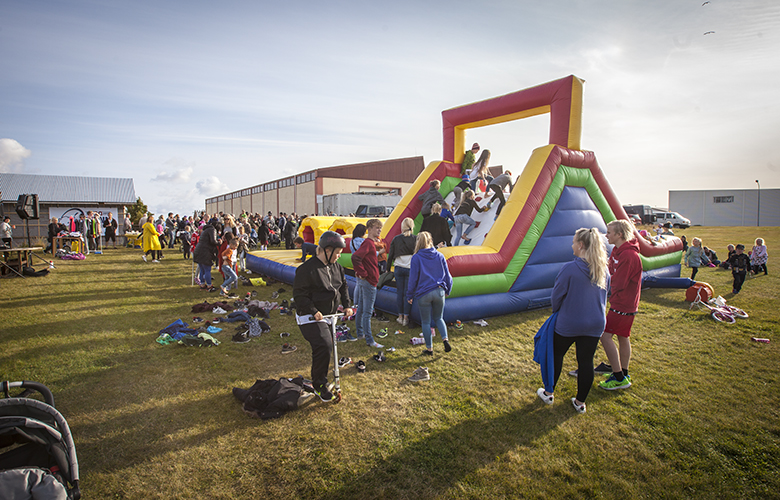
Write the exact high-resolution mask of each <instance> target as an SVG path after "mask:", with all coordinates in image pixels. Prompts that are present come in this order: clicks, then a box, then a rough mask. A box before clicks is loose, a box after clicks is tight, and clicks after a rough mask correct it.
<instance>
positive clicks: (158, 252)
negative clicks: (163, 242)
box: [146, 250, 162, 260]
mask: <svg viewBox="0 0 780 500" xmlns="http://www.w3.org/2000/svg"><path fill="white" fill-rule="evenodd" d="M149 254H152V259H156V260H160V257H161V256H162V250H147V251H146V255H149Z"/></svg>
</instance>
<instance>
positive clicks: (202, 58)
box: [0, 0, 780, 213]
mask: <svg viewBox="0 0 780 500" xmlns="http://www.w3.org/2000/svg"><path fill="white" fill-rule="evenodd" d="M702 3H704V0H700V1H689V0H669V1H667V0H660V1H652V2H649V1H646V0H645V1H633V0H620V1H618V0H614V1H599V0H591V1H584V0H583V1H565V0H564V1H558V2H537V1H526V0H513V1H485V2H479V3H475V2H461V1H448V2H441V1H432V2H425V1H420V0H418V1H414V2H409V1H404V0H401V1H396V2H384V3H379V2H353V1H331V2H315V1H308V0H290V1H287V2H265V1H253V2H243V1H225V2H220V3H215V2H202V1H187V2H181V1H178V2H174V1H165V0H157V1H154V2H152V1H147V0H137V1H132V2H120V1H100V0H94V1H79V0H71V1H53V0H43V1H36V2H31V1H26V0H5V1H4V2H3V3H2V4H0V62H1V63H2V68H3V70H2V71H1V72H0V96H1V97H0V171H4V172H20V173H31V174H58V175H85V176H106V177H132V178H133V179H134V180H135V187H136V192H137V194H138V195H139V196H141V198H142V199H143V200H144V201H145V202H146V203H147V204H148V205H149V206H150V208H151V209H152V210H153V211H155V212H157V213H161V212H168V211H174V212H181V213H185V212H190V211H192V210H193V209H197V208H202V207H203V203H204V199H205V198H206V197H208V196H213V195H215V194H221V193H224V192H228V191H233V190H237V189H240V188H243V187H247V186H250V185H255V184H258V183H262V182H265V181H268V180H272V179H276V178H279V177H281V176H284V175H290V174H294V173H297V172H302V171H307V170H311V169H313V168H317V167H325V166H332V165H340V164H347V163H357V162H366V161H373V160H382V159H388V158H401V157H407V156H416V155H422V156H423V157H424V159H425V162H426V163H428V162H431V161H435V160H439V159H441V158H442V136H441V111H442V110H444V109H448V108H451V107H455V106H459V105H463V104H467V103H470V102H475V101H480V100H483V99H487V98H490V97H494V96H497V95H502V94H506V93H510V92H514V91H516V90H520V89H523V88H527V87H531V86H534V85H538V84H540V83H544V82H547V81H551V80H555V79H558V78H561V77H564V76H566V75H569V74H574V75H576V76H578V77H580V78H583V79H584V80H585V81H586V83H585V98H584V123H583V140H582V147H583V149H588V150H592V151H595V153H596V157H597V158H598V160H599V163H600V164H601V167H602V169H603V170H604V171H605V173H606V175H607V178H608V179H609V181H610V183H611V184H612V187H613V189H614V190H615V191H616V193H617V195H618V197H619V198H620V200H621V201H622V202H623V203H624V204H629V203H631V204H640V203H645V204H651V205H657V206H666V205H667V200H668V197H667V193H668V190H670V189H673V190H677V189H704V188H750V189H752V188H755V187H756V184H755V179H759V180H760V181H761V187H762V188H770V187H775V188H776V187H780V145H778V135H780V132H779V131H780V97H778V91H777V82H778V81H780V64H778V62H777V61H778V54H780V3H778V2H776V1H774V0H740V1H722V0H711V1H710V2H708V3H707V4H706V5H702ZM709 31H714V33H710V34H707V35H705V33H706V32H709ZM548 126H549V118H548V117H546V116H539V117H534V118H531V119H528V120H523V121H518V122H511V123H507V124H502V125H496V126H492V127H485V128H481V129H476V130H471V131H469V133H468V135H467V141H468V142H472V141H477V142H479V143H480V144H481V145H482V146H483V147H484V148H488V149H490V150H491V152H492V162H491V163H492V164H494V165H496V164H502V165H504V166H505V167H507V168H510V169H512V171H513V172H514V173H515V174H517V173H518V172H520V171H521V170H522V168H523V167H524V165H525V163H526V161H527V160H528V157H529V155H530V152H531V151H532V150H533V149H534V148H536V147H538V146H542V145H544V144H546V142H547V134H548V130H547V128H548Z"/></svg>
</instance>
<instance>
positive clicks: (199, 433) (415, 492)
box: [0, 227, 780, 499]
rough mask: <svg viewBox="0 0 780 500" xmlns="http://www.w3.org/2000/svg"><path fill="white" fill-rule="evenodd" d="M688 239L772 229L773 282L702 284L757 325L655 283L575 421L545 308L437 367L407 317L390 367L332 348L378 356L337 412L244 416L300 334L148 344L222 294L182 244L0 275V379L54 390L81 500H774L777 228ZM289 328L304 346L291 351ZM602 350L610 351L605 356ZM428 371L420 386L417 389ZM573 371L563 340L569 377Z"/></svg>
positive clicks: (281, 371) (777, 482) (351, 381)
mask: <svg viewBox="0 0 780 500" xmlns="http://www.w3.org/2000/svg"><path fill="white" fill-rule="evenodd" d="M684 234H686V236H688V239H689V240H690V239H691V238H692V237H693V236H699V237H701V238H702V239H703V240H704V244H705V245H707V246H710V247H712V248H715V249H716V250H718V253H719V254H721V256H725V246H726V244H728V243H738V242H742V243H744V244H745V245H746V246H748V248H749V247H750V246H752V241H753V239H754V238H755V237H757V236H760V237H763V238H764V239H765V240H766V241H767V245H768V247H769V253H770V260H769V276H758V277H755V278H752V279H749V280H748V281H747V282H746V283H745V286H744V289H743V292H742V293H741V294H739V295H738V296H736V297H733V298H731V295H730V294H729V295H727V294H728V292H730V291H731V274H730V273H729V272H727V271H723V270H720V269H710V268H705V269H702V270H701V271H700V272H699V275H698V276H697V278H698V279H699V280H700V281H707V282H709V283H711V284H712V285H713V286H714V287H715V290H716V293H718V294H721V295H724V296H725V297H726V298H727V299H728V300H729V304H732V305H736V306H738V307H742V308H744V309H745V310H747V311H748V313H749V314H750V318H749V319H747V320H739V322H738V323H737V324H735V325H723V324H718V323H716V322H715V321H713V320H712V319H711V318H709V317H708V316H707V315H706V314H705V312H703V311H698V310H694V311H690V310H689V308H688V303H686V302H685V301H684V291H683V290H672V289H658V290H647V291H645V292H644V293H643V296H642V302H641V304H640V313H639V315H638V316H637V318H636V322H635V324H634V330H633V333H634V335H633V336H632V339H633V342H632V343H633V347H634V355H633V360H632V363H631V367H630V368H631V375H632V379H633V382H634V386H633V387H632V388H630V389H628V390H625V391H614V392H606V391H602V390H600V389H598V388H596V387H594V389H593V390H592V391H591V393H590V396H589V397H588V400H587V403H588V412H587V413H586V414H585V415H578V414H576V413H575V412H574V410H573V408H572V407H571V404H570V403H569V401H568V399H569V397H571V396H573V395H574V392H575V390H576V387H575V386H576V381H575V379H573V378H571V377H568V376H566V375H563V376H562V377H561V380H560V382H559V386H558V388H557V390H556V396H557V399H556V402H555V404H554V405H552V406H546V405H544V404H542V403H541V402H540V401H539V400H538V398H537V397H536V394H535V390H536V388H537V387H540V385H541V376H540V373H539V368H538V366H537V365H536V364H535V363H534V362H533V361H532V354H533V341H532V338H533V335H534V334H535V333H536V330H537V329H538V328H539V326H541V324H542V322H543V321H544V320H545V319H546V317H547V316H548V315H549V310H541V311H532V312H527V313H521V314H514V315H509V316H504V317H500V318H488V320H487V321H488V323H489V325H488V326H487V327H479V326H476V325H472V324H467V325H466V326H465V328H464V330H463V331H462V332H451V340H452V345H453V351H452V352H450V353H447V354H445V353H444V352H443V349H442V348H441V344H440V343H435V344H434V345H435V347H434V348H435V349H436V355H435V357H434V359H433V360H431V359H426V360H422V359H421V357H420V352H421V347H420V346H412V345H411V344H410V343H409V337H410V334H418V333H419V330H418V329H415V330H410V331H409V332H408V333H406V334H404V335H397V336H396V335H390V336H389V337H387V338H386V339H384V341H386V342H384V343H385V344H387V346H394V347H396V348H397V349H398V350H397V351H396V352H395V353H388V354H387V357H388V359H387V362H385V363H381V364H380V363H377V362H375V361H373V360H372V359H371V356H372V355H373V354H375V351H373V350H370V349H368V348H367V347H366V346H365V345H364V344H363V343H361V342H350V343H346V344H339V354H340V355H343V356H350V357H352V358H353V359H354V360H358V359H363V360H365V361H366V363H367V365H368V370H367V372H366V373H365V374H359V373H357V371H356V370H355V369H354V368H347V369H344V370H343V371H342V390H343V394H344V399H343V401H342V402H341V403H340V404H337V405H333V404H323V403H313V404H310V405H308V406H306V407H305V408H302V409H300V410H298V411H296V412H292V413H290V414H289V415H287V416H285V417H284V418H281V419H278V420H272V421H266V422H263V421H260V420H256V419H252V418H250V417H248V416H247V415H246V414H244V413H243V411H242V410H241V406H240V404H239V403H238V402H237V401H236V400H235V399H234V398H233V396H232V394H231V388H232V387H234V386H240V387H248V386H250V385H251V384H252V383H254V381H255V380H256V379H265V378H279V377H283V376H287V377H289V376H295V375H297V374H304V375H306V376H307V377H308V370H309V366H310V354H311V351H310V349H309V346H308V343H307V342H306V341H305V340H304V339H303V338H302V337H301V334H300V331H299V330H298V329H297V327H296V326H295V325H294V322H293V320H292V318H290V317H287V316H280V315H279V314H278V313H272V316H271V319H270V320H269V323H270V324H271V326H272V331H271V333H269V334H265V335H263V336H262V337H261V338H260V339H257V340H253V341H252V342H250V343H248V344H233V343H232V342H230V335H231V334H232V331H233V327H232V326H231V325H227V326H226V328H225V331H224V332H222V333H220V334H217V335H216V337H217V338H219V339H220V340H223V341H224V342H223V343H222V344H221V345H220V346H218V347H212V348H186V347H183V346H179V345H169V346H161V345H159V344H157V343H155V342H154V340H155V338H156V337H157V332H158V330H160V329H161V328H163V327H164V326H166V325H167V324H169V323H171V322H172V321H174V320H175V319H177V318H182V319H183V320H185V321H189V320H190V319H191V318H192V316H193V314H192V313H191V312H190V308H191V307H192V305H193V304H196V303H198V302H202V301H203V300H205V299H209V300H210V301H213V300H216V297H215V294H208V293H204V292H201V291H199V290H198V289H197V287H192V286H190V279H191V278H190V261H184V260H183V259H182V258H181V255H180V254H178V253H175V252H173V251H168V253H167V258H166V259H164V260H163V262H162V263H160V264H151V263H150V264H144V263H143V261H142V260H141V258H140V252H139V251H138V250H129V249H121V250H106V251H105V253H104V255H90V256H89V257H88V258H87V260H85V261H61V262H56V263H55V264H56V265H57V269H56V270H54V271H53V272H52V273H51V274H50V275H49V276H48V277H44V278H27V279H25V280H22V279H20V278H16V279H3V280H0V297H2V299H3V308H2V313H1V314H2V330H1V331H0V340H1V341H2V349H0V379H3V380H35V381H39V382H42V383H44V384H46V385H47V386H49V387H50V388H51V389H52V391H53V392H54V396H55V400H56V403H57V408H58V409H59V410H60V411H61V412H62V413H63V414H64V415H65V417H66V418H67V419H68V422H69V423H70V425H71V429H72V431H73V434H74V437H75V440H76V449H77V451H78V455H79V463H80V467H81V479H82V491H83V493H84V498H88V499H95V498H100V499H106V498H182V499H191V498H209V499H211V498H225V499H231V498H249V499H256V498H285V499H287V498H413V499H418V498H423V499H425V498H484V499H494V498H575V497H586V498H609V499H628V498H681V499H682V498H686V499H687V498H706V499H711V498H729V499H731V498H762V499H763V498H780V493H779V492H780V479H779V478H780V465H779V464H780V461H779V460H778V457H779V456H780V425H779V424H778V422H779V421H780V419H778V416H779V414H780V393H779V390H778V389H780V384H779V382H780V370H778V368H780V362H779V361H778V353H779V352H780V351H779V350H778V346H779V345H780V336H778V335H777V332H778V331H779V330H780V325H778V322H779V319H780V312H779V311H778V309H780V301H778V288H779V287H778V285H780V281H778V275H780V266H777V265H776V263H777V262H778V260H777V258H778V257H777V255H778V254H777V252H778V251H777V249H778V248H780V228H761V229H758V230H757V229H756V228H703V227H696V228H692V229H690V230H686V231H685V232H684ZM683 275H684V276H688V275H689V274H688V270H687V269H685V268H683ZM217 282H220V279H217ZM279 286H283V287H284V288H286V289H287V292H286V293H284V294H282V298H287V299H289V298H290V296H291V293H290V292H291V286H289V285H278V284H277V285H276V286H269V287H266V288H247V287H243V286H242V287H241V288H240V291H241V292H245V291H247V290H257V291H258V298H261V299H267V298H270V294H271V292H272V291H274V290H277V289H278V288H279ZM475 300H479V299H478V298H475ZM212 316H213V315H212ZM350 326H354V323H350ZM383 326H389V327H390V328H391V329H396V328H397V327H398V324H397V323H395V322H394V321H393V322H391V323H377V322H374V332H376V331H377V330H378V329H379V328H381V327H383ZM283 331H288V332H290V333H292V335H291V337H289V338H288V339H285V340H287V341H290V342H291V343H293V344H295V345H297V346H298V350H297V351H296V352H294V353H292V354H286V355H282V354H281V352H280V349H281V345H282V343H283V342H284V340H283V339H281V338H280V337H279V333H280V332H283ZM751 336H759V337H769V338H770V339H772V342H771V343H770V344H759V343H756V342H751V341H750V337H751ZM596 360H597V362H598V361H602V360H604V361H605V360H606V358H605V356H604V353H603V351H602V350H601V349H599V350H598V351H597V354H596ZM423 363H425V364H426V365H427V366H428V367H429V369H430V373H431V380H430V381H428V382H422V383H418V384H412V383H410V382H407V381H406V378H407V377H408V376H410V375H411V374H412V372H413V371H414V369H415V368H417V366H419V365H420V364H423ZM575 367H576V366H575V360H574V352H573V350H572V351H571V352H570V353H569V355H568V357H567V360H566V364H565V366H564V369H565V370H567V371H568V370H571V369H574V368H575Z"/></svg>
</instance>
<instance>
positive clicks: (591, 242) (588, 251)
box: [534, 227, 609, 413]
mask: <svg viewBox="0 0 780 500" xmlns="http://www.w3.org/2000/svg"><path fill="white" fill-rule="evenodd" d="M572 251H573V252H574V260H573V261H571V262H568V263H566V264H564V265H563V267H562V268H561V270H560V272H559V273H558V277H557V278H555V285H554V286H553V292H552V310H553V316H551V317H550V318H549V319H548V320H547V322H545V324H544V326H542V328H541V329H540V331H539V333H538V334H537V337H539V339H538V340H537V339H536V338H534V340H535V342H536V346H535V348H534V361H536V362H537V363H539V364H540V365H541V368H542V380H543V382H544V385H545V386H544V387H541V388H539V389H537V391H536V394H537V396H539V399H541V400H542V401H544V402H545V403H546V404H548V405H551V404H552V403H553V400H554V395H553V393H554V391H555V386H556V385H557V383H558V378H560V376H561V369H562V368H563V357H564V356H565V355H566V352H567V351H568V350H569V347H571V345H572V344H576V346H577V396H576V397H573V398H571V402H572V405H573V406H574V409H575V410H576V411H577V413H585V399H586V398H587V397H588V393H589V392H590V387H591V386H592V385H593V355H594V354H595V353H596V348H597V347H598V345H599V339H600V338H601V334H602V332H604V326H605V324H606V315H605V313H606V307H607V290H608V289H609V273H608V272H607V252H606V250H605V248H604V242H603V241H602V238H601V234H600V233H599V231H598V229H596V228H595V227H594V228H591V229H585V228H581V229H578V230H577V232H576V233H575V234H574V240H573V242H572ZM551 336H552V339H551V338H550V337H551ZM551 347H552V349H551ZM550 351H552V355H550ZM551 358H552V365H553V366H552V373H551V370H550V359H551ZM551 376H552V380H550V377H551Z"/></svg>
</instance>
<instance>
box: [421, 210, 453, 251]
mask: <svg viewBox="0 0 780 500" xmlns="http://www.w3.org/2000/svg"><path fill="white" fill-rule="evenodd" d="M423 231H427V232H429V233H431V237H432V238H433V246H435V247H436V248H440V247H443V246H448V247H449V246H452V243H451V240H452V233H451V232H450V225H449V224H448V223H447V219H445V218H444V217H442V216H441V205H440V204H438V203H434V204H433V206H431V215H430V217H426V218H425V219H423V221H422V225H421V226H420V232H423Z"/></svg>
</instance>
